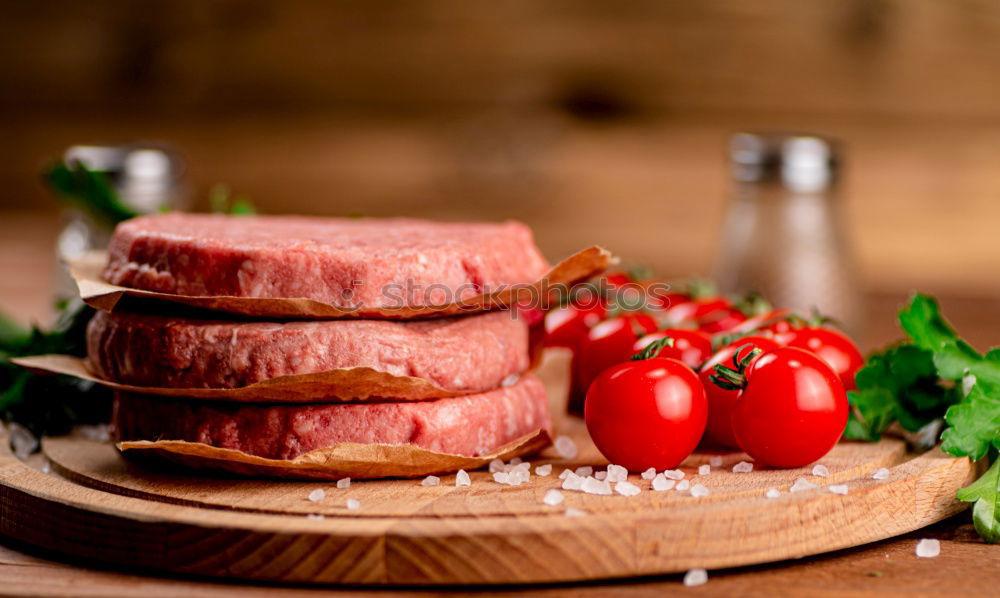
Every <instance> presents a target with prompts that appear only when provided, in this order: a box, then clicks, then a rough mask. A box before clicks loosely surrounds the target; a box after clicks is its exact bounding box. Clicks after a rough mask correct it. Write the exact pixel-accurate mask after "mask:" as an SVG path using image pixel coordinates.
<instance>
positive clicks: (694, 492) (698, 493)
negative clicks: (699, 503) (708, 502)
mask: <svg viewBox="0 0 1000 598" xmlns="http://www.w3.org/2000/svg"><path fill="white" fill-rule="evenodd" d="M691 496H693V497H695V498H699V497H702V496H708V488H706V487H704V486H703V485H701V484H695V485H694V486H691Z"/></svg>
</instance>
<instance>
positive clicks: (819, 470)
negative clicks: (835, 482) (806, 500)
mask: <svg viewBox="0 0 1000 598" xmlns="http://www.w3.org/2000/svg"><path fill="white" fill-rule="evenodd" d="M813 475H814V476H819V477H821V478H825V477H826V476H828V475H830V470H829V469H827V467H826V465H820V464H819V463H817V464H816V465H813Z"/></svg>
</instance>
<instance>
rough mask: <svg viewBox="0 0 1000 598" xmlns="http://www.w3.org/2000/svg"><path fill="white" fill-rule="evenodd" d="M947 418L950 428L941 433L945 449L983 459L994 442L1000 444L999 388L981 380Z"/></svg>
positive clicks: (995, 446) (959, 454)
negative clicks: (997, 389) (981, 382)
mask: <svg viewBox="0 0 1000 598" xmlns="http://www.w3.org/2000/svg"><path fill="white" fill-rule="evenodd" d="M944 420H945V422H947V423H948V429H946V430H945V431H944V433H943V434H942V435H941V440H942V444H941V449H942V450H944V451H945V452H946V453H948V454H949V455H955V456H956V457H963V456H969V457H971V458H973V459H981V458H982V457H984V456H985V455H986V453H987V451H988V450H989V449H990V447H991V446H992V447H994V448H1000V393H998V392H997V391H996V389H995V388H990V387H989V386H987V385H985V384H980V383H978V382H977V383H976V384H974V385H973V386H972V389H971V390H970V392H969V394H968V396H966V397H965V399H963V400H962V402H961V403H959V404H957V405H954V406H952V407H951V408H949V409H948V413H947V414H945V416H944Z"/></svg>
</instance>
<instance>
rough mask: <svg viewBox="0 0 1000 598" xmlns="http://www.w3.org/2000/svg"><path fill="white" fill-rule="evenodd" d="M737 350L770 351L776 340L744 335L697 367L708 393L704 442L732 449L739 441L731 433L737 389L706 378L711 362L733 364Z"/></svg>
mask: <svg viewBox="0 0 1000 598" xmlns="http://www.w3.org/2000/svg"><path fill="white" fill-rule="evenodd" d="M742 347H746V349H744V350H743V351H740V356H741V357H742V356H743V355H745V354H746V353H747V351H751V350H752V349H753V348H754V347H756V348H758V349H760V350H761V351H772V350H774V349H777V348H778V347H779V345H778V343H776V342H774V341H773V340H772V339H770V338H767V337H763V336H745V337H743V338H741V339H738V340H736V341H733V342H732V343H730V344H728V345H726V346H725V347H723V348H722V349H720V350H719V351H718V353H716V354H715V355H713V356H712V358H711V359H709V360H708V361H707V362H705V365H703V366H702V367H701V371H700V372H699V374H698V375H699V377H700V378H701V381H702V383H703V384H704V385H705V394H706V395H707V396H708V424H707V426H706V427H705V442H706V443H707V444H711V445H713V446H717V447H722V448H730V449H736V448H739V446H740V445H739V444H738V443H737V442H736V436H735V435H734V434H733V421H732V420H733V410H734V409H735V408H736V399H737V397H739V394H740V391H739V390H735V389H733V390H730V389H726V388H722V387H721V386H719V385H718V384H715V383H714V382H712V381H711V380H710V378H711V376H713V375H715V366H717V365H724V366H727V367H733V357H734V356H735V355H736V352H737V351H739V350H740V349H741V348H742Z"/></svg>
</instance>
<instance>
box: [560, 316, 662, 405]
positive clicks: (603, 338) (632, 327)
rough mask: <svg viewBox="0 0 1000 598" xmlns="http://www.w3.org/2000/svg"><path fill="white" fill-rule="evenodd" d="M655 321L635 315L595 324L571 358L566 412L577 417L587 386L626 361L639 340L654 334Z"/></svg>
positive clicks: (649, 317) (648, 317)
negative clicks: (602, 373) (600, 375)
mask: <svg viewBox="0 0 1000 598" xmlns="http://www.w3.org/2000/svg"><path fill="white" fill-rule="evenodd" d="M656 328H657V326H656V320H654V319H653V318H652V317H651V316H650V315H649V314H646V313H642V312H637V313H632V314H626V315H623V316H617V317H614V318H610V319H607V320H604V321H603V322H600V323H598V324H595V325H594V326H593V327H592V328H591V329H590V330H588V331H587V334H586V336H584V337H583V339H581V341H580V344H579V345H578V347H577V351H576V353H575V354H574V356H573V365H572V372H571V374H572V377H571V380H570V399H569V411H570V412H571V413H581V412H582V411H583V400H584V398H585V397H586V395H587V389H588V388H589V387H590V383H591V382H592V381H593V380H594V378H596V377H597V376H598V374H600V373H601V372H603V371H604V370H606V369H607V368H609V367H611V366H613V365H615V364H619V363H622V362H623V361H627V360H628V359H629V358H630V357H631V356H632V353H631V351H632V345H633V344H635V341H636V340H638V338H639V337H640V336H645V335H646V334H648V333H650V332H653V331H654V330H656Z"/></svg>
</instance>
